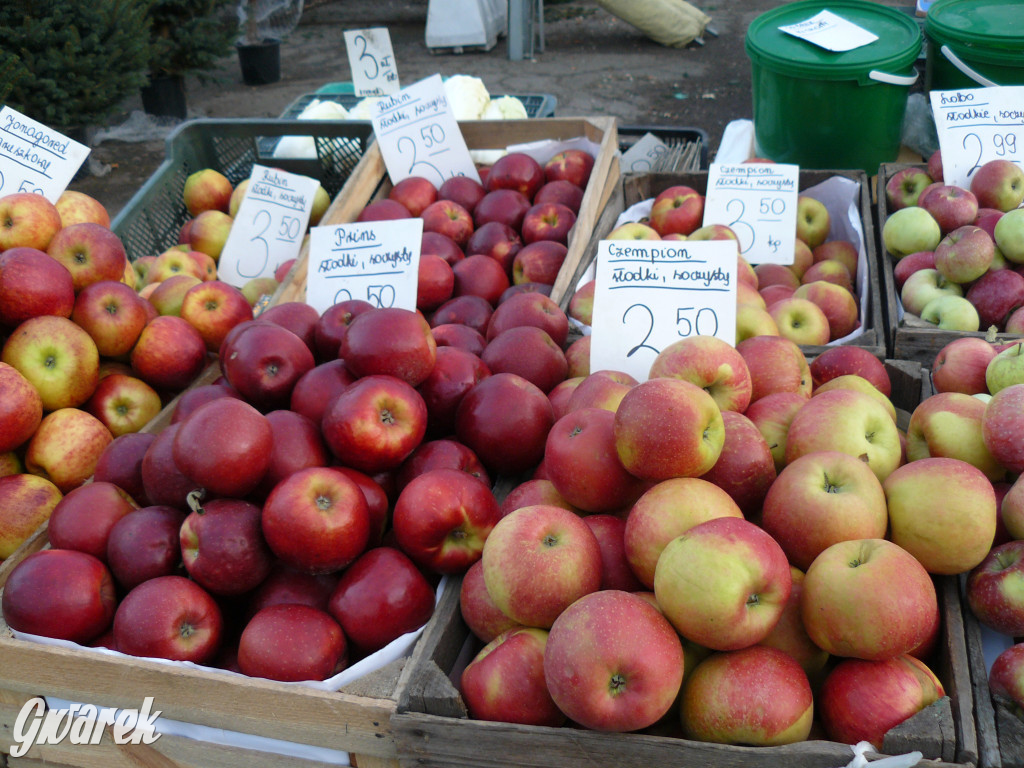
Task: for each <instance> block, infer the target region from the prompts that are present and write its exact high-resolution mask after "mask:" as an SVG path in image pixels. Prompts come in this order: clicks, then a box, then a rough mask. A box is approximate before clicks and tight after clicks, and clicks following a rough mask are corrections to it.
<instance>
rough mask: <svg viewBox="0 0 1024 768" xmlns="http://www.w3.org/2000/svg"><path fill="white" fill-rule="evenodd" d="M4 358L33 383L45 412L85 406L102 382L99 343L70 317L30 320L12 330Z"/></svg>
mask: <svg viewBox="0 0 1024 768" xmlns="http://www.w3.org/2000/svg"><path fill="white" fill-rule="evenodd" d="M0 357H2V359H3V362H5V363H7V364H8V365H11V366H13V367H14V368H17V369H18V370H19V371H20V372H21V374H22V376H24V377H25V378H26V379H28V380H29V381H30V382H32V384H33V386H35V388H36V390H38V392H39V396H40V397H41V398H42V401H43V410H44V411H55V410H57V409H59V408H67V407H76V406H79V405H82V404H83V403H84V402H85V401H86V400H88V399H89V397H90V396H91V395H92V393H93V390H95V389H96V385H97V384H98V383H99V367H100V354H99V350H98V349H97V348H96V342H95V341H93V340H92V337H91V336H90V335H89V334H88V333H87V332H86V331H85V330H84V329H83V328H82V327H81V326H79V325H77V324H76V323H74V322H73V321H71V320H69V319H68V318H66V317H58V316H57V315H40V316H38V317H33V318H29V319H28V320H26V321H25V322H23V323H21V324H20V325H19V326H17V327H16V328H15V329H14V330H13V331H11V335H10V336H9V337H8V339H7V341H6V342H5V343H4V347H3V352H2V354H0Z"/></svg>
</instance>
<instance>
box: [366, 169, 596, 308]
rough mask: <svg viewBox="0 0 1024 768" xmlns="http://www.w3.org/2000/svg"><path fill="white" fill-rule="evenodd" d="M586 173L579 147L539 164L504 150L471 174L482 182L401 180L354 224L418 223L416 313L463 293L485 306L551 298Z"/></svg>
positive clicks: (455, 178) (464, 179) (456, 178)
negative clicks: (517, 298)
mask: <svg viewBox="0 0 1024 768" xmlns="http://www.w3.org/2000/svg"><path fill="white" fill-rule="evenodd" d="M593 168H594V157H593V155H591V154H590V153H589V152H587V151H585V150H582V149H567V150H563V151H560V152H558V153H556V154H555V155H554V156H553V157H551V158H550V159H549V160H547V161H546V162H545V163H544V164H543V165H542V164H541V163H539V162H538V161H537V160H535V159H534V158H533V157H531V156H530V155H527V154H525V153H522V152H509V153H507V154H505V155H503V156H502V157H500V158H499V159H498V160H496V161H495V162H494V163H493V164H492V165H490V166H485V167H481V168H480V169H479V170H480V177H481V180H482V181H477V180H476V179H473V178H470V177H468V176H453V177H452V178H450V179H448V180H447V181H445V182H444V183H442V184H441V185H440V187H437V186H435V185H434V184H433V183H432V182H431V181H430V180H429V179H426V178H424V177H422V176H410V177H407V178H405V179H402V180H401V181H399V182H398V183H397V184H395V185H394V186H393V187H392V188H391V189H390V191H389V192H388V195H387V197H385V198H381V199H379V200H376V201H373V202H371V203H369V204H368V205H367V206H366V207H365V208H364V209H363V210H362V211H361V212H360V213H359V215H358V217H357V219H356V220H357V221H386V220H391V219H406V218H413V217H418V218H421V219H422V220H423V237H422V245H421V251H420V262H419V291H418V294H417V297H418V298H417V307H418V308H419V309H420V310H421V311H423V312H435V311H438V310H439V308H440V307H442V305H444V304H446V303H447V302H448V301H450V300H453V299H457V298H458V297H461V296H465V295H470V296H475V297H477V298H481V299H484V300H485V301H487V302H488V303H489V304H490V305H491V306H492V308H493V306H494V305H496V304H497V303H498V301H499V300H500V299H501V298H502V295H503V294H504V293H505V291H511V292H513V293H515V292H519V291H529V290H539V291H541V292H544V293H547V294H549V293H550V292H551V287H552V286H553V285H554V283H555V280H556V279H557V278H558V273H559V270H560V269H561V268H562V264H563V263H564V261H565V257H566V254H567V253H568V244H569V237H570V233H571V232H572V231H573V226H574V225H575V223H576V217H577V215H578V213H579V210H580V204H581V203H582V202H583V196H584V192H585V190H586V188H587V183H588V181H589V180H590V175H591V172H592V171H593Z"/></svg>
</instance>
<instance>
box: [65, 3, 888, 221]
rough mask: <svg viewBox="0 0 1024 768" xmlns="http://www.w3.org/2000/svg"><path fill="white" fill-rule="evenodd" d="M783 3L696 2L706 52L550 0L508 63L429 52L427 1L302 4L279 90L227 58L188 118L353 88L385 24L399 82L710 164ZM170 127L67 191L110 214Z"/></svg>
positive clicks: (487, 56)
mask: <svg viewBox="0 0 1024 768" xmlns="http://www.w3.org/2000/svg"><path fill="white" fill-rule="evenodd" d="M437 2H438V0H435V3H437ZM880 2H882V4H886V5H898V4H899V3H898V2H895V0H880ZM780 4H782V3H781V2H780V0H697V1H696V5H697V6H698V7H699V8H701V9H702V10H703V11H704V12H705V13H707V14H708V15H709V16H711V17H712V23H711V26H712V28H713V29H714V30H715V31H716V32H717V36H712V35H705V38H704V42H705V44H704V45H703V46H701V45H698V44H691V45H690V46H688V47H686V48H683V49H678V48H667V47H664V46H662V45H660V44H658V43H656V42H654V41H652V40H650V39H649V38H647V37H645V36H644V35H643V34H642V33H641V32H639V31H637V30H636V29H635V28H633V27H631V26H629V25H628V24H626V23H625V22H623V21H622V20H621V19H619V18H617V17H615V16H612V15H611V14H609V13H608V12H606V11H605V10H603V9H602V8H601V7H600V6H598V5H597V3H596V2H595V1H594V0H562V1H561V2H557V0H549V1H548V3H547V6H546V17H547V21H546V24H545V43H546V45H545V48H544V51H543V52H542V53H537V54H536V55H535V56H534V58H533V59H528V60H521V61H510V60H509V59H508V41H507V39H506V38H505V37H501V38H499V39H498V42H497V44H496V45H495V47H493V48H492V49H490V50H489V51H479V50H478V51H466V52H463V53H461V54H455V53H451V52H434V51H431V50H430V49H428V48H427V45H426V41H425V31H426V20H427V6H428V4H427V1H426V0H413V2H409V0H307V7H306V11H305V13H304V14H303V18H302V22H301V23H300V25H299V26H298V27H297V28H296V29H295V30H294V31H293V32H292V33H291V34H290V35H288V36H287V37H286V38H285V41H284V43H283V46H282V64H281V71H282V77H281V80H280V81H279V82H277V83H275V84H272V85H264V86H248V85H245V84H243V83H242V79H241V72H240V68H239V66H238V62H237V59H236V58H235V56H234V55H232V56H230V57H227V58H225V59H224V60H223V61H222V64H221V66H220V67H218V68H217V69H216V70H215V71H214V72H212V73H210V74H211V75H212V80H211V81H209V82H206V83H200V82H198V81H196V80H195V79H192V78H190V79H189V81H188V105H189V113H190V117H217V118H227V117H278V116H280V115H281V114H282V112H284V110H285V109H286V108H287V107H288V105H289V104H291V103H292V102H293V101H294V100H295V99H296V98H298V97H299V96H301V95H303V94H306V93H311V92H313V91H315V90H316V89H317V88H319V87H320V86H322V85H323V84H325V83H329V82H335V81H347V80H350V79H351V77H350V74H349V66H348V59H347V56H346V52H345V47H344V39H343V36H342V32H343V30H345V29H360V28H365V27H369V26H387V27H388V29H389V32H390V36H391V40H392V44H393V46H394V49H395V56H396V59H397V62H398V72H399V77H400V79H401V82H402V83H403V84H410V83H413V82H415V81H417V80H419V79H421V78H423V77H427V76H429V75H432V74H434V73H438V72H439V73H440V74H442V75H443V76H450V75H454V74H469V75H474V76H477V77H480V78H482V79H483V81H484V83H485V85H486V86H487V88H488V90H489V91H490V92H491V93H492V94H501V93H514V94H536V93H542V94H551V95H553V96H555V97H556V98H557V111H556V116H565V117H568V116H589V115H608V116H615V117H617V118H619V121H620V124H624V125H660V126H675V127H680V126H682V127H697V128H701V129H703V130H704V131H706V132H707V134H708V138H709V148H710V153H711V157H714V151H715V149H716V148H717V146H718V142H719V140H720V139H721V135H722V130H723V128H724V127H725V126H726V124H727V123H728V122H729V121H731V120H733V119H736V118H744V117H750V114H751V87H750V62H749V59H748V58H747V55H746V53H745V51H744V47H743V42H744V36H745V33H746V29H747V26H748V25H749V24H750V22H751V21H752V20H753V19H755V18H756V17H757V16H758V15H759V14H761V13H763V12H764V11H766V10H769V9H771V8H775V7H777V6H779V5H780ZM139 109H141V102H140V101H139V100H138V99H133V100H131V101H129V102H128V103H126V104H125V105H124V111H123V112H122V113H121V114H119V115H118V116H117V117H116V118H115V119H114V120H113V121H112V126H111V131H110V135H113V136H115V137H121V138H124V137H126V136H127V135H128V134H129V133H131V130H129V127H130V126H135V125H136V121H137V120H138V119H139V118H141V117H142V114H141V113H136V114H134V119H133V120H131V121H129V120H128V118H129V117H131V116H132V112H133V110H139ZM167 130H168V129H167V127H166V126H164V127H162V128H161V127H157V128H154V127H153V126H152V124H150V123H147V122H146V121H145V120H143V121H142V125H141V131H136V133H138V136H137V137H136V138H143V139H145V140H142V141H134V140H133V141H124V140H119V139H118V138H114V139H106V140H103V141H102V142H101V143H99V144H98V145H97V146H95V148H94V150H93V153H92V157H91V166H92V169H93V174H92V175H85V174H83V175H82V177H81V178H79V179H77V180H76V181H75V182H73V183H72V185H71V186H72V188H74V189H79V190H81V191H83V192H87V193H89V194H92V195H94V196H95V197H97V198H98V199H99V200H100V201H101V202H103V203H104V204H105V205H107V207H108V208H109V209H110V211H111V214H112V215H114V214H116V213H117V211H119V210H120V209H121V208H122V207H123V206H124V204H125V203H127V202H128V200H129V199H130V198H131V195H132V193H134V191H135V190H137V189H138V188H139V187H140V186H141V185H142V183H143V182H144V181H145V180H146V179H147V178H148V177H149V175H150V174H151V173H152V171H153V169H155V168H156V167H157V165H158V164H159V163H160V162H161V160H162V159H163V157H164V144H163V141H162V136H163V135H165V134H166V132H167ZM99 174H103V175H99Z"/></svg>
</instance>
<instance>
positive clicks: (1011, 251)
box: [992, 208, 1024, 264]
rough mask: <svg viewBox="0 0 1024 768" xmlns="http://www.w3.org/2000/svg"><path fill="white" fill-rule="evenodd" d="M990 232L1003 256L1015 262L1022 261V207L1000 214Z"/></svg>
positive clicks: (1023, 236)
mask: <svg viewBox="0 0 1024 768" xmlns="http://www.w3.org/2000/svg"><path fill="white" fill-rule="evenodd" d="M992 234H993V237H994V238H995V241H996V246H997V247H998V248H999V250H1000V251H1001V252H1002V254H1003V256H1005V257H1006V258H1007V259H1009V260H1010V261H1012V262H1014V263H1016V264H1021V263H1024V208H1016V209H1014V210H1012V211H1007V212H1006V213H1004V214H1003V215H1002V216H1000V217H999V221H997V222H996V228H995V229H994V230H993V232H992Z"/></svg>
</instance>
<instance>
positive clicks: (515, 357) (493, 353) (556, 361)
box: [480, 325, 569, 394]
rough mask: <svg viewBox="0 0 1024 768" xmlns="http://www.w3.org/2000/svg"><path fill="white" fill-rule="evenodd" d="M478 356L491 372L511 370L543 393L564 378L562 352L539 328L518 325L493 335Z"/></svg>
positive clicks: (509, 371) (564, 365)
mask: <svg viewBox="0 0 1024 768" xmlns="http://www.w3.org/2000/svg"><path fill="white" fill-rule="evenodd" d="M480 359H481V360H482V361H483V363H484V364H485V365H486V366H487V369H488V370H489V371H490V372H491V373H492V374H495V373H513V374H516V375H518V376H521V377H522V378H524V379H526V380H527V381H529V382H531V383H532V384H535V385H536V386H537V387H538V388H539V389H540V390H541V391H542V392H544V393H545V394H546V393H548V392H550V391H551V390H552V389H553V388H554V387H555V385H556V384H558V383H559V382H561V381H564V380H565V378H566V375H567V374H568V370H569V364H568V363H567V362H566V360H565V353H563V352H562V350H561V348H560V347H559V346H558V345H557V344H556V343H555V342H554V341H553V340H552V339H551V337H550V336H549V335H548V334H547V332H546V331H544V330H543V329H541V328H538V327H536V326H532V325H522V326H518V327H515V328H509V329H508V330H507V331H503V332H502V333H500V334H498V335H497V336H495V337H494V338H493V339H492V340H491V341H490V342H488V344H487V347H486V348H485V349H484V351H483V353H482V354H481V355H480Z"/></svg>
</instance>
